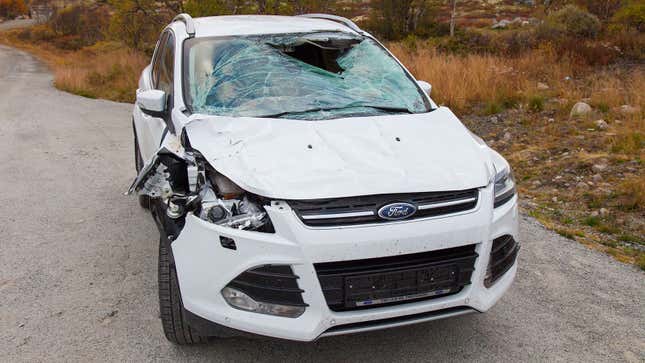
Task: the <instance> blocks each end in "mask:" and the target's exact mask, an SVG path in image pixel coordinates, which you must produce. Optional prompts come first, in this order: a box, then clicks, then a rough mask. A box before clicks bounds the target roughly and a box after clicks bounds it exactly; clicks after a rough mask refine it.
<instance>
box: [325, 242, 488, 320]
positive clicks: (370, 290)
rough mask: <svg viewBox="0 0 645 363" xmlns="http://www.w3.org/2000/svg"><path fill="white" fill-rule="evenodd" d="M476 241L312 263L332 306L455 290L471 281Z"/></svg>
mask: <svg viewBox="0 0 645 363" xmlns="http://www.w3.org/2000/svg"><path fill="white" fill-rule="evenodd" d="M476 259H477V253H476V252H475V245H468V246H461V247H455V248H449V249H443V250H437V251H430V252H422V253H415V254H408V255H399V256H392V257H381V258H372V259H365V260H352V261H340V262H325V263H317V264H314V267H315V268H316V273H317V274H318V280H319V281H320V285H321V287H322V290H323V294H324V295H325V299H326V300H327V305H328V306H329V308H330V309H332V310H334V311H344V310H355V309H364V308H370V307H376V306H385V305H393V304H401V303H406V302H411V301H418V300H426V299H432V298H437V297H441V296H446V295H452V294H456V293H458V292H459V291H461V289H462V288H463V287H464V286H466V285H468V284H470V278H471V275H472V272H473V270H474V268H475V267H474V266H475V260H476Z"/></svg>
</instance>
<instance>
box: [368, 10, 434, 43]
mask: <svg viewBox="0 0 645 363" xmlns="http://www.w3.org/2000/svg"><path fill="white" fill-rule="evenodd" d="M436 5H437V1H436V0H374V1H373V2H372V12H371V14H370V27H371V28H372V29H373V30H375V31H376V32H377V33H379V34H380V35H381V36H382V37H384V38H387V39H401V38H403V37H405V36H406V35H408V34H410V33H414V32H415V31H416V30H417V29H419V28H420V27H422V26H426V25H428V24H429V23H431V22H432V19H431V16H429V15H431V13H432V12H431V11H430V10H431V9H433V8H434V7H435V6H436Z"/></svg>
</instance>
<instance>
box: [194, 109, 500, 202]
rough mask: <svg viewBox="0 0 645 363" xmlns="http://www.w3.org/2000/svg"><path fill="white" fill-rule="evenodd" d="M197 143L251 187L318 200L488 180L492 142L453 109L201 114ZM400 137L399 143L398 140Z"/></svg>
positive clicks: (221, 168)
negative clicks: (303, 116)
mask: <svg viewBox="0 0 645 363" xmlns="http://www.w3.org/2000/svg"><path fill="white" fill-rule="evenodd" d="M191 119H192V121H190V122H189V123H188V124H187V125H186V126H185V128H186V131H187V132H188V137H189V139H190V142H191V145H192V147H193V148H195V149H197V150H199V151H200V152H201V153H202V154H203V155H204V157H206V159H207V160H208V162H209V163H210V164H211V165H212V166H213V167H214V168H215V169H216V170H218V171H219V172H220V173H222V174H224V175H226V176H227V177H228V178H230V179H231V180H233V181H234V182H235V183H236V184H238V185H239V186H240V187H242V188H243V189H245V190H247V191H250V192H252V193H255V194H259V195H262V196H266V197H273V198H281V199H316V198H335V197H345V196H358V195H370V194H387V193H407V192H428V191H449V190H464V189H470V188H475V187H482V186H485V185H487V184H488V181H489V180H490V177H491V174H492V163H491V161H490V152H489V149H488V147H486V146H484V145H481V144H479V143H477V142H476V141H475V140H474V139H473V137H472V136H471V135H470V133H469V132H468V130H467V129H466V128H465V127H464V126H463V125H462V124H461V122H459V120H458V119H457V118H456V117H455V115H454V114H453V113H452V112H450V110H449V109H447V108H439V109H437V110H435V111H432V112H429V113H425V114H412V115H387V116H378V117H354V118H346V119H335V120H326V121H301V120H286V119H264V118H232V117H216V116H215V117H213V116H210V117H209V116H198V115H194V116H193V117H191ZM397 140H399V141H397Z"/></svg>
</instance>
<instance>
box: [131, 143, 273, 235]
mask: <svg viewBox="0 0 645 363" xmlns="http://www.w3.org/2000/svg"><path fill="white" fill-rule="evenodd" d="M134 191H137V192H138V193H140V194H145V195H148V196H150V197H151V198H154V199H156V200H158V201H159V202H160V205H161V207H160V208H161V211H162V212H163V213H164V214H165V216H167V218H169V219H170V220H175V221H177V223H179V224H182V223H183V222H182V221H183V218H184V217H185V216H186V213H190V212H193V213H195V214H196V215H198V216H199V217H200V218H201V219H203V220H205V221H208V222H211V223H214V224H217V225H221V226H226V227H229V228H235V229H248V230H260V229H263V230H264V231H272V230H273V227H272V226H271V221H270V220H269V217H268V215H267V213H266V211H265V210H264V208H262V206H261V202H259V201H258V198H257V197H254V196H252V195H250V194H248V193H246V192H245V191H244V190H242V189H241V188H240V187H239V186H237V185H236V184H235V183H234V182H232V181H231V180H229V179H228V178H226V177H225V176H224V175H222V174H220V173H218V172H217V171H215V170H213V169H212V168H211V167H210V166H209V165H208V164H206V162H205V161H203V160H202V159H201V157H200V155H199V153H197V152H195V153H193V152H186V153H183V154H182V155H179V154H176V153H174V152H172V151H169V150H167V149H166V148H162V149H161V150H160V151H159V152H158V153H157V154H156V155H155V156H154V158H153V159H152V161H151V162H150V163H148V164H147V165H146V166H145V167H144V169H143V170H142V171H141V173H140V174H139V175H138V176H137V178H136V179H135V181H134V182H133V183H132V186H131V187H130V190H129V193H132V192H134ZM170 220H169V221H170Z"/></svg>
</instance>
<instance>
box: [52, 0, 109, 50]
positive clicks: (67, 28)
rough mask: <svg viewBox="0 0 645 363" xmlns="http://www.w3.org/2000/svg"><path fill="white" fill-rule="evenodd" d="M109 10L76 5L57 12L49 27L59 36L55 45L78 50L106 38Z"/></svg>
mask: <svg viewBox="0 0 645 363" xmlns="http://www.w3.org/2000/svg"><path fill="white" fill-rule="evenodd" d="M108 19H109V9H108V8H107V7H105V6H89V5H75V6H69V7H66V8H63V9H61V10H59V11H57V12H56V13H55V14H54V15H53V16H52V18H51V19H50V21H49V23H48V26H49V28H50V29H51V30H52V31H53V32H54V33H55V34H56V35H57V37H56V39H55V40H54V44H55V45H56V46H57V47H59V48H61V49H67V50H77V49H80V48H82V47H84V46H88V45H91V44H94V43H96V42H98V41H100V40H103V39H104V38H105V34H106V32H107V29H108V21H109V20H108Z"/></svg>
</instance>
